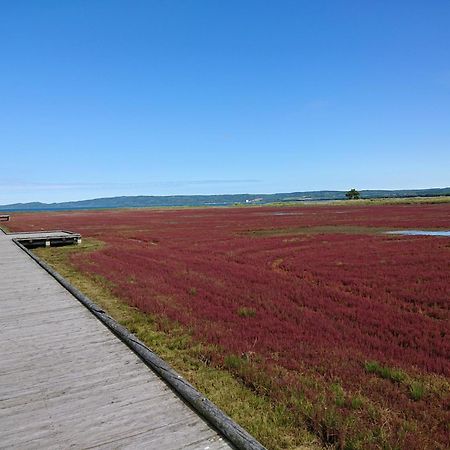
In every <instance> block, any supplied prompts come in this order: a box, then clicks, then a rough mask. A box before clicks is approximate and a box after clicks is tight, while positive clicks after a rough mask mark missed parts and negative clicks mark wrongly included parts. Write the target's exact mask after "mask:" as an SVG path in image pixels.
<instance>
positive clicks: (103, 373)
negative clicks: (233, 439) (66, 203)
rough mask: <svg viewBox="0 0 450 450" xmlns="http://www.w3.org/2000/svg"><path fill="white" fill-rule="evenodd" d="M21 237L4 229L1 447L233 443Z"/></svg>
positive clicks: (0, 242)
mask: <svg viewBox="0 0 450 450" xmlns="http://www.w3.org/2000/svg"><path fill="white" fill-rule="evenodd" d="M14 236H15V235H6V234H3V233H2V232H1V230H0V343H1V345H0V448H2V449H3V448H17V449H43V448H45V449H68V448H76V449H81V448H83V449H85V448H102V449H106V448H130V449H135V448H136V449H137V448H143V449H205V450H206V449H210V450H213V449H224V448H230V447H231V444H229V443H228V442H227V441H226V440H224V439H223V438H222V437H221V436H220V435H219V434H218V433H217V432H216V431H215V430H213V429H212V428H211V427H210V426H209V425H208V424H207V423H206V422H205V421H204V420H203V419H202V418H200V416H199V415H197V414H196V412H194V411H193V410H192V409H191V408H190V407H188V406H187V405H186V404H185V403H184V402H183V401H182V400H181V399H180V398H179V397H178V396H177V395H176V394H175V393H174V392H173V391H172V390H171V389H170V388H169V387H167V385H166V384H165V383H164V382H163V381H162V380H161V379H160V378H159V377H158V376H157V375H155V373H153V372H152V371H151V370H150V369H149V368H148V367H147V366H146V365H145V364H144V363H143V362H142V361H141V359H140V358H139V357H138V356H137V355H136V354H135V353H133V352H132V351H131V350H130V349H129V348H128V347H127V346H126V345H125V344H124V343H123V342H122V341H121V340H120V339H118V338H117V337H116V336H115V335H114V334H113V333H112V332H111V331H110V330H108V329H107V328H106V327H105V326H104V325H103V324H102V323H101V322H99V321H98V320H97V319H96V318H95V317H94V316H93V315H92V314H91V312H90V311H89V310H88V309H86V308H85V307H84V306H83V305H81V304H80V303H79V302H78V300H77V299H76V298H75V297H74V296H73V295H72V294H70V293H69V292H68V291H67V290H66V289H65V288H64V287H63V286H61V285H60V284H59V283H58V282H57V281H56V280H55V279H54V278H53V277H52V276H51V275H50V274H48V273H47V272H46V271H45V270H44V269H43V268H42V267H40V266H39V265H38V264H37V263H36V262H35V261H33V260H32V259H31V258H30V257H29V256H28V255H27V254H26V253H25V252H24V251H22V250H21V249H20V248H19V247H18V246H17V245H16V244H15V243H14V242H13V241H12V238H13V237H14Z"/></svg>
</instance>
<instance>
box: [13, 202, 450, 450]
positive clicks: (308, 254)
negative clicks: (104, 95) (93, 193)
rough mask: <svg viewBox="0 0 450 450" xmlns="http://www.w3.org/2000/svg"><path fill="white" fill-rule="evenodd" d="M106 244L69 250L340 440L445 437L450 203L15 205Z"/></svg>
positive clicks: (41, 221) (407, 441)
mask: <svg viewBox="0 0 450 450" xmlns="http://www.w3.org/2000/svg"><path fill="white" fill-rule="evenodd" d="M11 227H14V229H17V230H20V229H70V230H73V231H77V232H80V233H82V234H83V236H84V237H92V238H96V239H100V240H102V241H104V242H105V243H106V244H107V245H106V246H104V247H103V248H102V249H100V250H98V251H95V252H93V253H82V252H80V253H76V254H74V255H72V263H73V264H74V265H75V266H76V267H77V268H78V269H79V270H81V271H88V272H93V273H95V274H98V275H101V276H103V277H104V278H106V279H107V280H109V281H110V282H111V285H112V286H113V290H114V292H115V293H117V294H118V295H119V296H120V297H121V298H122V299H123V300H124V301H125V302H127V303H128V304H130V305H132V306H134V307H137V308H139V309H140V310H141V311H144V312H147V313H151V314H153V315H155V316H156V317H161V318H162V319H167V318H168V319H170V321H173V322H176V323H178V324H181V325H182V326H184V327H185V328H186V330H188V331H189V333H190V334H191V335H192V337H193V339H195V340H197V341H199V342H202V343H204V344H206V345H207V347H206V346H205V348H207V349H208V350H207V353H208V354H207V355H203V357H204V360H205V361H207V363H208V364H212V365H215V366H217V367H222V368H224V369H226V370H229V371H231V372H232V373H233V374H234V375H235V376H236V377H237V378H239V379H241V380H242V381H243V382H244V383H245V384H246V385H247V386H249V387H251V388H252V389H253V390H254V391H255V392H257V393H259V394H260V395H264V396H268V397H270V398H271V399H272V400H273V401H274V402H279V404H280V405H283V407H286V408H288V409H289V411H291V412H292V411H294V413H295V414H297V415H298V420H299V423H303V424H304V423H306V424H307V426H308V427H309V429H310V430H312V431H314V432H315V433H316V434H317V435H318V436H320V438H321V439H322V440H323V442H325V443H329V444H334V445H335V446H337V447H339V448H349V449H350V448H392V449H394V448H408V449H423V448H436V449H444V448H448V445H449V441H448V435H449V428H448V427H449V422H450V415H449V410H450V400H449V392H450V391H449V376H450V358H449V356H450V340H449V336H450V322H449V318H450V317H449V300H450V239H449V238H446V237H430V236H399V235H387V234H385V233H384V231H386V230H394V229H447V230H448V229H449V228H450V205H449V204H442V205H395V206H356V205H355V206H348V207H347V206H342V207H341V206H308V207H284V208H278V207H276V208H275V207H261V208H226V209H225V208H224V209H182V210H171V209H166V210H109V211H82V212H56V213H39V214H34V213H30V214H17V215H15V216H14V217H13V221H12V222H11Z"/></svg>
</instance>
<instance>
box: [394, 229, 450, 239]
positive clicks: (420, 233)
mask: <svg viewBox="0 0 450 450" xmlns="http://www.w3.org/2000/svg"><path fill="white" fill-rule="evenodd" d="M386 233H387V234H401V235H404V236H447V237H450V230H439V231H429V230H396V231H387V232H386Z"/></svg>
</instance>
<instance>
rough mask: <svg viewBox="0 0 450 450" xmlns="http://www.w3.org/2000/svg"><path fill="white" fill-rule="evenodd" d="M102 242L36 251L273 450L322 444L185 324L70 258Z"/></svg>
mask: <svg viewBox="0 0 450 450" xmlns="http://www.w3.org/2000/svg"><path fill="white" fill-rule="evenodd" d="M102 246H103V243H102V242H101V241H96V240H94V239H85V240H84V242H83V244H81V245H80V246H77V247H53V248H45V249H44V248H40V249H36V250H35V253H36V254H37V255H38V256H39V257H40V258H42V259H44V260H45V261H46V262H47V263H49V264H50V265H51V266H52V267H54V268H55V269H56V270H57V271H58V272H59V273H60V274H61V275H62V276H64V277H65V278H66V279H67V280H69V281H70V282H71V283H72V284H73V285H74V286H76V287H77V288H78V289H80V290H81V291H82V292H83V293H85V294H86V295H87V296H89V297H90V298H91V299H92V300H93V301H94V302H95V303H97V304H98V305H99V306H101V307H102V308H103V309H105V311H107V313H108V314H109V315H110V316H111V317H113V318H114V319H115V320H116V321H117V322H119V323H120V324H121V325H123V326H125V327H126V328H128V329H129V330H130V331H131V332H132V333H134V334H135V335H136V336H137V337H138V338H139V339H141V340H142V341H143V342H144V343H145V344H146V345H148V346H149V347H150V348H151V349H152V350H154V351H155V352H156V353H157V354H158V355H159V356H161V357H162V358H163V359H165V360H166V361H167V362H168V363H169V364H171V365H172V366H173V367H174V368H175V370H177V371H178V372H180V373H181V374H182V375H183V376H184V377H186V379H187V380H189V382H191V383H192V384H193V385H194V386H195V387H196V388H197V389H198V390H199V391H201V392H202V393H204V394H205V396H207V397H208V398H209V399H210V400H211V401H212V402H214V403H215V404H216V405H217V406H218V407H219V408H221V409H222V410H223V411H225V413H227V414H228V415H229V416H230V417H231V418H232V419H234V420H235V421H236V422H237V423H239V424H240V425H241V426H243V427H244V428H246V429H247V430H248V431H249V432H250V433H251V434H253V435H254V436H255V437H256V438H257V439H258V440H260V441H261V442H262V443H263V444H264V445H265V446H267V447H268V448H270V449H296V450H300V449H305V450H306V449H311V450H312V449H319V448H321V446H320V444H319V443H318V439H317V438H316V437H315V436H314V435H312V434H311V433H310V432H309V431H308V430H307V428H306V425H305V428H304V429H301V428H298V419H296V418H295V417H293V416H292V415H291V414H290V413H289V411H288V410H287V409H286V408H284V407H282V406H280V405H275V404H274V403H273V402H271V401H270V399H268V398H266V397H265V396H262V395H257V394H255V393H254V392H253V391H252V390H251V389H249V388H248V387H246V386H245V385H244V384H243V383H242V382H241V381H240V380H238V379H236V378H235V377H233V376H232V374H231V373H230V372H229V371H227V370H221V369H219V368H216V367H212V366H211V365H210V364H209V361H208V357H207V355H208V353H209V350H208V348H207V347H206V346H205V345H202V344H199V343H195V342H193V341H192V339H191V338H190V336H189V334H188V333H187V331H186V329H184V328H182V327H180V326H178V325H176V324H174V323H170V322H169V321H168V320H166V319H164V318H156V317H152V316H151V315H149V314H144V313H141V312H140V311H138V310H137V309H136V308H133V307H130V306H128V305H127V304H126V303H124V302H122V301H121V300H120V299H119V298H118V297H117V296H115V295H114V294H113V293H112V292H111V287H110V283H109V282H108V281H107V280H105V279H104V278H102V277H100V276H98V275H92V274H87V273H82V272H80V271H79V270H77V269H76V268H74V266H73V265H72V264H71V263H70V255H71V254H73V253H74V252H79V251H82V252H91V251H95V250H98V249H100V248H101V247H102Z"/></svg>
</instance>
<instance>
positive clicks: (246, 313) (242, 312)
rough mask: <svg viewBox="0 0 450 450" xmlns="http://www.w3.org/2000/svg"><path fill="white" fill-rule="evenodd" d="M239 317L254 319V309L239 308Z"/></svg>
mask: <svg viewBox="0 0 450 450" xmlns="http://www.w3.org/2000/svg"><path fill="white" fill-rule="evenodd" d="M237 313H238V316H239V317H255V316H256V309H254V308H248V307H245V306H244V307H242V308H239V309H238V311H237Z"/></svg>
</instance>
